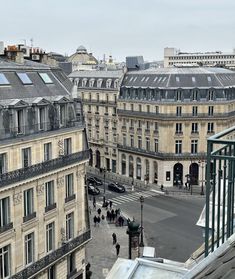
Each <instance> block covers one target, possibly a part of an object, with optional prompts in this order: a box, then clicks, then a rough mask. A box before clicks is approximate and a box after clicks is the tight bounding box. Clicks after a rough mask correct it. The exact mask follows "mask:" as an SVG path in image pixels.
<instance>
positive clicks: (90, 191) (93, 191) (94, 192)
mask: <svg viewBox="0 0 235 279" xmlns="http://www.w3.org/2000/svg"><path fill="white" fill-rule="evenodd" d="M99 193H100V189H99V188H97V187H95V186H93V185H92V184H88V194H90V195H99Z"/></svg>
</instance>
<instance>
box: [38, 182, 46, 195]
mask: <svg viewBox="0 0 235 279" xmlns="http://www.w3.org/2000/svg"><path fill="white" fill-rule="evenodd" d="M44 188H45V185H44V184H40V185H37V187H36V191H37V195H38V196H41V195H42V194H43V193H44Z"/></svg>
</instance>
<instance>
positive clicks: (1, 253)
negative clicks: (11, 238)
mask: <svg viewBox="0 0 235 279" xmlns="http://www.w3.org/2000/svg"><path fill="white" fill-rule="evenodd" d="M10 276H11V246H10V245H7V246H4V247H2V248H0V278H1V279H5V278H10Z"/></svg>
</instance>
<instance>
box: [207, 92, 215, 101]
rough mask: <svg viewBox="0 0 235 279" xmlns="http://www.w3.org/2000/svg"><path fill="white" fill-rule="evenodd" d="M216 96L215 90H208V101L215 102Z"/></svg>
mask: <svg viewBox="0 0 235 279" xmlns="http://www.w3.org/2000/svg"><path fill="white" fill-rule="evenodd" d="M214 96H215V92H214V90H208V100H209V101H213V100H214Z"/></svg>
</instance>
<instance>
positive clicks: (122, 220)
mask: <svg viewBox="0 0 235 279" xmlns="http://www.w3.org/2000/svg"><path fill="white" fill-rule="evenodd" d="M123 225H124V218H123V217H122V216H121V226H122V227H123Z"/></svg>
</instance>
